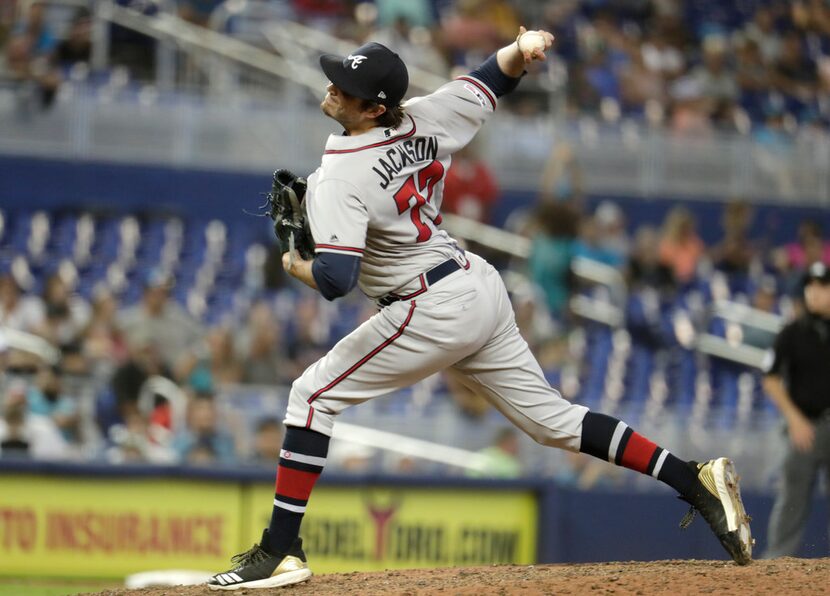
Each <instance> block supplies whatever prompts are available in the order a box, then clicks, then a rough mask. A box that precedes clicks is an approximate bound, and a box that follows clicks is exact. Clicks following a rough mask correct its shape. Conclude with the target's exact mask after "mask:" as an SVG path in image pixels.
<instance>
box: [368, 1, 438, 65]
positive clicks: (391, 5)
mask: <svg viewBox="0 0 830 596" xmlns="http://www.w3.org/2000/svg"><path fill="white" fill-rule="evenodd" d="M375 4H376V5H377V9H378V24H379V25H380V26H381V27H388V26H390V25H395V24H397V23H398V22H399V21H400V20H401V19H403V20H405V21H406V22H407V23H410V24H411V25H412V26H413V27H424V28H429V27H432V25H433V24H434V23H435V15H434V13H433V3H432V2H430V1H429V0H376V2H375ZM371 39H375V37H374V36H372V38H371ZM387 47H388V46H387ZM404 62H406V59H405V58H404ZM407 64H409V62H407Z"/></svg>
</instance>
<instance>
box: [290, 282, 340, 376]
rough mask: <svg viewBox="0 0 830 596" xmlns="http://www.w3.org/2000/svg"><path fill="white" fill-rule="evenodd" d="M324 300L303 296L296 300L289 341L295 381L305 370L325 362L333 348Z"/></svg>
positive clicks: (305, 294) (292, 372)
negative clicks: (327, 354) (315, 363)
mask: <svg viewBox="0 0 830 596" xmlns="http://www.w3.org/2000/svg"><path fill="white" fill-rule="evenodd" d="M321 300H322V298H321V297H319V296H317V295H314V294H310V293H303V294H301V295H300V297H299V298H298V300H297V303H296V306H295V311H294V318H293V319H292V320H291V321H289V325H288V329H287V333H286V339H287V342H286V343H287V348H288V355H289V357H290V365H291V367H292V370H291V371H290V373H289V375H288V377H289V378H292V379H296V378H297V377H299V376H300V373H302V371H303V370H305V369H306V367H308V366H310V365H311V364H312V363H313V362H315V361H317V360H318V359H320V358H322V357H323V356H324V355H325V353H326V350H327V349H328V348H329V346H330V345H331V322H330V320H329V317H328V316H326V315H325V313H323V312H322V309H321Z"/></svg>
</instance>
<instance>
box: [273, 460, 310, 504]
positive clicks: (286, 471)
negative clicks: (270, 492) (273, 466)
mask: <svg viewBox="0 0 830 596" xmlns="http://www.w3.org/2000/svg"><path fill="white" fill-rule="evenodd" d="M319 477H320V474H315V473H314V472H303V471H302V470H293V469H291V468H286V467H283V466H278V467H277V489H276V493H277V496H280V495H282V496H284V497H290V498H292V499H300V500H303V501H308V497H309V496H310V495H311V489H313V488H314V483H315V482H317V479H318V478H319Z"/></svg>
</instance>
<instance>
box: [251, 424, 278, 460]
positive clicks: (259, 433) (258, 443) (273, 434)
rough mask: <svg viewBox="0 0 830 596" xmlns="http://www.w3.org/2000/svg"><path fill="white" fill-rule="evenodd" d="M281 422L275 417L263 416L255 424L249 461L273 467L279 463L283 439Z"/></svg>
mask: <svg viewBox="0 0 830 596" xmlns="http://www.w3.org/2000/svg"><path fill="white" fill-rule="evenodd" d="M283 438H284V437H283V428H282V422H280V421H279V420H278V419H277V418H263V419H262V420H260V421H259V422H258V423H257V425H256V433H255V434H254V446H253V447H254V448H253V453H251V457H250V459H249V462H250V463H252V464H254V465H259V466H268V467H273V466H275V465H277V463H279V460H280V449H282V440H283Z"/></svg>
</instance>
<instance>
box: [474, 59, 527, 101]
mask: <svg viewBox="0 0 830 596" xmlns="http://www.w3.org/2000/svg"><path fill="white" fill-rule="evenodd" d="M470 76H471V77H475V78H476V79H478V80H479V81H481V82H482V83H484V84H485V85H487V86H488V87H490V89H492V90H493V93H495V94H496V97H501V96H502V95H507V94H508V93H510V92H511V91H513V90H514V89H515V88H516V87H517V86H518V85H519V81H521V80H522V77H516V78H513V77H508V76H507V75H506V74H504V73H503V72H502V71H501V68H499V62H498V59H497V58H496V55H495V54H492V55H491V56H490V57H489V58H487V60H485V61H484V62H483V63H482V64H481V66H479V67H478V68H476V69H475V70H473V71H472V72H471V73H470Z"/></svg>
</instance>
